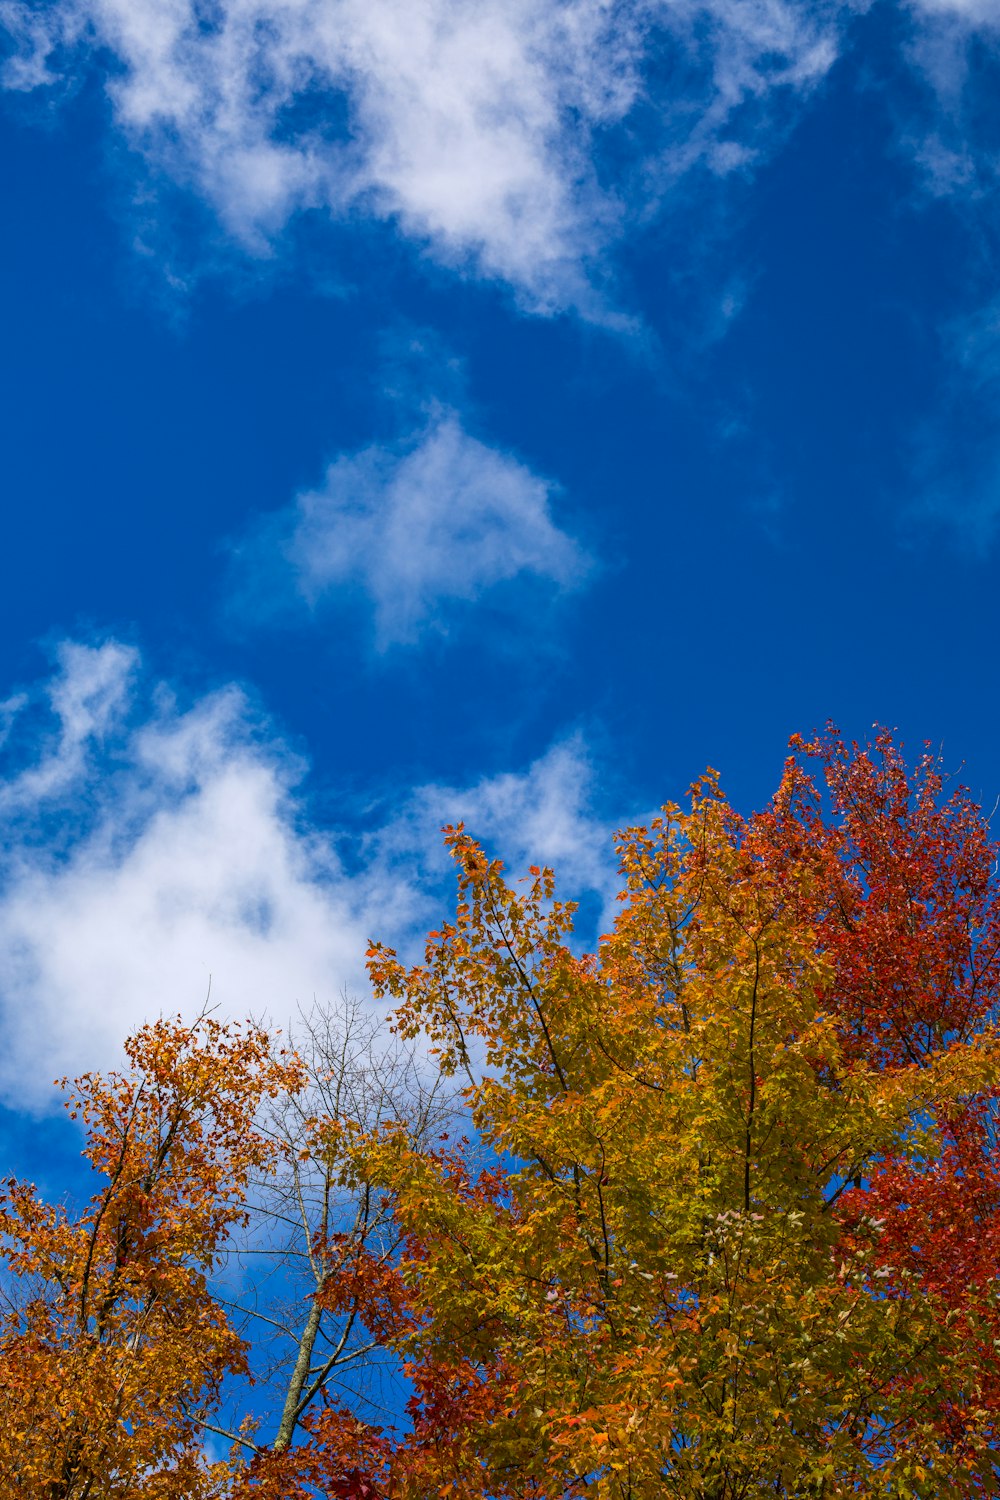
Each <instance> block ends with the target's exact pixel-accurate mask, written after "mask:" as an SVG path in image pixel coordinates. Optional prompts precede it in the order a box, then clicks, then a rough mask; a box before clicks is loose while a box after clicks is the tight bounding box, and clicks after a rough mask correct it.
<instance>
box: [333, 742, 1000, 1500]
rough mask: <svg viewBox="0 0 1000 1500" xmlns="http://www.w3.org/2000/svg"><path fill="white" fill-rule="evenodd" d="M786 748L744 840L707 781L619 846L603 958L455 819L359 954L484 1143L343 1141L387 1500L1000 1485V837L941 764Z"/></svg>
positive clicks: (558, 909) (743, 828) (546, 879)
mask: <svg viewBox="0 0 1000 1500" xmlns="http://www.w3.org/2000/svg"><path fill="white" fill-rule="evenodd" d="M794 748H795V749H796V751H797V752H798V753H797V755H796V756H793V758H792V759H791V760H790V761H789V762H788V764H787V765H786V769H785V774H784V777H783V779H782V782H781V785H780V787H779V790H778V793H777V795H776V797H775V799H774V801H773V803H772V805H771V806H770V807H769V808H768V809H767V810H766V811H765V812H764V813H763V814H761V815H758V816H756V817H753V818H750V819H748V820H744V819H742V818H740V817H739V816H738V815H737V814H736V813H735V812H734V810H733V809H732V808H731V807H730V806H729V805H728V804H727V803H726V801H725V799H724V798H723V796H722V794H721V792H720V790H719V787H718V784H717V780H716V778H715V777H714V775H709V776H708V777H707V778H706V779H705V780H704V781H702V782H700V783H699V784H697V785H696V786H695V788H694V789H693V793H692V800H691V807H690V811H687V812H682V811H680V810H679V809H678V808H675V807H669V808H667V809H665V810H664V813H663V816H662V817H661V818H658V819H656V820H655V821H654V822H653V823H652V824H651V826H650V827H649V828H648V829H630V830H627V831H626V833H625V834H624V835H623V836H622V837H621V840H620V843H619V854H620V858H621V867H622V873H623V878H624V889H623V892H622V901H623V904H622V910H621V913H620V916H619V918H618V920H617V922H616V924H615V928H614V931H613V932H612V933H611V934H610V935H608V936H607V937H606V938H604V939H603V940H602V943H601V946H600V950H599V952H598V953H597V955H596V956H585V957H582V958H581V957H578V956H575V955H574V953H573V952H572V951H571V948H570V946H569V944H568V935H569V933H570V930H571V923H572V906H571V905H565V904H562V903H560V902H558V901H556V900H555V899H554V888H553V880H552V877H551V874H550V873H549V872H547V871H540V870H537V869H535V870H533V871H532V872H531V877H530V881H529V883H528V886H527V889H526V890H525V891H524V892H523V893H516V892H515V891H514V890H512V889H511V888H510V887H509V886H507V885H506V884H505V883H504V881H503V878H502V873H501V867H500V865H499V864H498V863H497V862H496V861H490V860H488V859H487V858H486V857H485V856H484V854H483V852H482V851H481V850H480V848H479V847H478V845H477V844H476V843H475V842H474V841H473V840H472V839H471V838H469V837H468V836H467V835H466V834H465V833H464V831H463V830H462V829H461V828H459V829H456V830H453V831H451V832H450V833H449V835H448V842H449V844H450V847H451V849H452V852H453V854H454V856H455V859H456V862H457V866H458V876H459V902H458V906H457V911H456V916H455V919H454V921H453V922H451V923H449V924H448V925H446V926H444V927H443V928H442V929H441V931H440V932H436V933H432V934H431V936H430V938H429V940H428V945H427V953H426V959H425V962H424V963H423V964H422V965H419V966H417V967H415V968H411V969H406V968H405V967H404V966H403V965H402V964H400V963H399V961H398V960H397V959H396V957H395V955H394V954H393V953H392V952H391V951H390V950H386V949H384V948H381V947H378V946H376V947H375V948H374V949H373V952H372V955H371V963H372V973H373V977H374V980H375V984H376V988H377V990H378V991H379V992H380V993H383V994H385V993H388V994H390V995H392V996H393V997H394V998H395V999H396V1000H397V1002H398V1003H399V1009H398V1011H397V1017H398V1021H397V1024H398V1025H399V1026H400V1027H401V1029H402V1031H403V1034H404V1035H407V1036H411V1037H415V1036H418V1035H421V1036H424V1037H425V1038H427V1039H428V1040H429V1042H430V1043H431V1044H432V1045H433V1046H434V1047H435V1048H436V1049H437V1051H438V1055H439V1059H440V1063H441V1065H442V1067H443V1068H444V1069H445V1070H446V1071H448V1072H455V1071H456V1070H463V1071H466V1072H467V1073H468V1075H469V1077H470V1083H469V1086H468V1088H467V1089H466V1091H465V1092H466V1098H467V1102H468V1105H469V1108H470V1111H471V1117H472V1121H473V1125H474V1129H475V1132H476V1136H477V1146H476V1152H472V1151H471V1150H468V1151H457V1152H456V1151H455V1150H452V1151H450V1152H427V1151H422V1150H418V1149H415V1148H414V1147H413V1145H412V1143H411V1142H409V1141H408V1140H407V1138H406V1136H405V1132H402V1131H398V1130H397V1131H389V1132H383V1133H382V1134H381V1135H380V1136H379V1137H377V1138H368V1139H367V1140H365V1141H364V1142H362V1143H359V1144H358V1147H357V1152H356V1160H357V1161H358V1162H359V1164H363V1170H364V1171H365V1173H366V1174H367V1175H368V1176H369V1178H372V1177H374V1179H375V1180H377V1181H378V1183H379V1184H380V1185H381V1187H382V1188H383V1190H384V1191H385V1192H386V1193H388V1194H389V1195H390V1199H391V1203H392V1208H393V1213H394V1216H395V1218H396V1221H397V1223H398V1226H399V1231H400V1234H401V1236H402V1237H403V1240H404V1245H405V1252H404V1257H403V1260H402V1263H401V1266H400V1276H399V1286H398V1289H397V1300H398V1303H399V1305H400V1307H402V1308H404V1309H405V1321H406V1324H407V1327H406V1331H405V1332H404V1333H403V1334H402V1336H400V1337H399V1339H398V1344H399V1347H400V1348H401V1350H402V1351H403V1352H404V1353H405V1355H406V1357H407V1358H408V1360H409V1362H410V1363H409V1368H410V1374H411V1378H412V1381H413V1386H414V1396H413V1399H412V1401H411V1407H410V1411H411V1418H412V1431H411V1432H410V1434H409V1435H408V1436H407V1437H406V1438H405V1440H404V1441H403V1442H402V1443H401V1444H400V1446H399V1449H398V1451H397V1452H396V1453H395V1454H394V1456H393V1461H392V1475H393V1486H394V1487H393V1488H392V1489H391V1493H392V1494H394V1495H399V1496H401V1497H402V1496H413V1497H416V1496H418V1495H419V1496H426V1495H430V1494H441V1495H448V1496H451V1497H455V1500H460V1497H463V1500H464V1497H468V1500H473V1497H475V1500H481V1497H483V1496H485V1495H489V1496H497V1497H501V1496H503V1497H506V1496H510V1497H514V1496H517V1497H527V1496H532V1495H537V1496H543V1495H544V1496H557V1495H558V1496H572V1495H583V1494H587V1495H597V1496H608V1497H611V1496H614V1497H622V1500H625V1497H628V1500H644V1497H647V1496H649V1497H652V1496H660V1495H662V1494H663V1493H670V1494H676V1495H680V1496H692V1497H694V1496H697V1497H704V1500H709V1497H711V1500H736V1497H749V1496H756V1495H761V1496H762V1495H765V1494H767V1495H775V1494H778V1495H781V1494H784V1495H809V1494H816V1495H835V1494H855V1493H864V1494H868V1495H880V1494H884V1495H893V1496H898V1495H920V1496H923V1495H927V1496H931V1495H934V1496H940V1495H942V1494H948V1495H966V1494H968V1495H973V1494H994V1493H996V1490H997V1486H998V1484H1000V1471H998V1469H997V1463H996V1457H995V1451H996V1450H995V1439H996V1436H997V1432H996V1427H997V1353H996V1351H997V1348H998V1347H1000V1339H998V1337H997V1336H998V1334H1000V1328H998V1326H997V1296H996V1292H997V1285H998V1283H997V1272H998V1265H997V1259H996V1249H997V1243H998V1241H997V1235H998V1231H1000V1217H998V1212H997V1209H998V1199H1000V1195H998V1191H997V1161H996V1150H995V1128H994V1121H995V1110H996V1097H997V1094H996V1084H997V1076H998V1058H1000V1046H998V1037H997V1032H996V1028H995V1025H994V1020H993V1009H994V1006H995V1001H996V993H997V984H998V981H1000V970H998V947H1000V945H998V934H1000V917H998V913H1000V905H998V894H997V886H996V880H995V876H994V874H993V870H994V869H995V860H996V850H995V849H994V847H993V846H992V845H991V844H990V843H989V840H988V838H987V836H986V830H985V827H984V824H983V820H982V818H981V816H980V814H979V812H978V809H976V808H975V807H974V806H973V804H972V803H971V802H970V800H969V799H968V797H967V795H966V794H965V792H964V791H963V790H962V789H960V788H959V789H956V790H954V791H952V792H951V793H950V794H949V795H947V796H945V795H944V787H943V784H942V779H941V775H940V768H939V766H938V765H937V763H936V762H935V760H934V759H933V757H931V756H929V755H927V756H925V757H924V758H923V759H922V760H921V762H920V763H919V764H918V767H917V769H916V771H915V773H914V774H913V775H912V776H910V775H908V774H907V773H906V771H905V768H904V766H903V763H902V761H901V759H900V756H899V754H898V752H897V751H896V749H895V748H894V746H893V744H892V742H891V739H890V738H889V737H888V736H885V735H883V736H880V738H879V740H878V742H877V743H876V745H875V746H874V747H872V748H870V749H868V750H861V749H859V748H858V747H857V746H853V747H847V746H845V745H843V744H842V743H841V742H840V741H839V740H838V739H837V738H836V737H835V736H833V735H830V736H827V737H825V738H823V739H818V740H816V741H814V742H813V743H811V744H809V745H806V744H804V743H802V742H798V741H797V742H795V746H794ZM810 758H813V759H817V760H818V761H819V763H820V764H821V766H822V768H823V770H824V771H825V775H826V782H827V793H826V797H825V798H824V797H823V796H822V795H821V793H820V790H819V789H818V788H817V786H816V784H815V782H814V781H813V779H812V778H811V777H810V775H809V773H808V771H807V769H806V767H807V765H808V763H809V760H810ZM484 1148H485V1150H486V1151H487V1152H488V1154H489V1156H490V1158H491V1161H490V1162H489V1163H488V1164H487V1165H486V1166H485V1167H483V1166H481V1165H478V1164H477V1163H476V1161H475V1160H474V1157H475V1155H476V1153H477V1152H478V1153H481V1152H482V1150H483V1149H484Z"/></svg>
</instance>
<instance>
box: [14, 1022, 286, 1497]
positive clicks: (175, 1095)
mask: <svg viewBox="0 0 1000 1500" xmlns="http://www.w3.org/2000/svg"><path fill="white" fill-rule="evenodd" d="M126 1052H127V1055H128V1059H129V1062H130V1064H131V1067H130V1069H129V1070H128V1071H127V1072H125V1073H121V1074H112V1075H111V1076H110V1077H109V1078H107V1079H102V1078H100V1077H98V1076H96V1075H85V1076H84V1077H82V1078H79V1079H77V1080H76V1084H75V1092H74V1094H73V1097H72V1098H71V1101H70V1110H71V1113H72V1115H73V1117H74V1118H79V1119H80V1120H81V1121H82V1123H83V1125H84V1127H85V1130H86V1136H87V1145H86V1150H85V1153H84V1154H85V1156H86V1157H87V1158H88V1159H89V1162H90V1165H91V1167H92V1168H93V1169H94V1171H95V1172H96V1173H98V1174H100V1177H101V1178H102V1179H103V1181H102V1184H101V1186H100V1188H99V1190H98V1191H97V1193H96V1194H95V1196H94V1197H93V1198H92V1200H91V1202H90V1205H89V1207H88V1208H87V1209H86V1210H85V1211H84V1212H83V1213H82V1214H81V1215H80V1216H79V1217H73V1216H71V1215H70V1214H68V1213H67V1212H66V1211H64V1210H63V1209H62V1208H60V1207H58V1206H54V1205H49V1204H46V1203H44V1202H42V1201H40V1200H39V1199H38V1197H37V1196H36V1194H35V1192H34V1189H33V1188H32V1187H31V1185H30V1184H26V1183H22V1182H18V1181H16V1180H10V1181H9V1182H7V1183H6V1185H5V1186H4V1188H3V1190H2V1192H0V1236H2V1240H0V1255H2V1257H3V1259H4V1261H5V1262H6V1266H7V1276H6V1278H5V1279H6V1283H7V1292H8V1297H7V1308H6V1311H5V1313H4V1316H3V1320H2V1323H0V1478H2V1483H3V1492H4V1493H5V1494H8V1495H11V1496H13V1495H17V1496H24V1497H26V1500H88V1497H90V1500H118V1497H121V1500H125V1497H128V1500H138V1497H140V1496H141V1497H149V1500H195V1497H199V1496H208V1495H215V1494H219V1493H221V1492H222V1491H223V1489H224V1488H225V1486H226V1485H227V1483H228V1465H227V1464H225V1463H220V1464H214V1465H213V1464H212V1463H209V1462H207V1461H206V1458H205V1450H204V1443H203V1438H204V1435H205V1421H206V1418H207V1417H209V1416H210V1414H211V1412H212V1410H213V1408H214V1404H215V1402H216V1401H217V1399H218V1396H219V1391H220V1387H221V1384H222V1381H223V1379H224V1377H225V1376H226V1374H227V1373H229V1372H232V1371H234V1370H238V1369H240V1368H241V1367H242V1365H243V1362H244V1346H243V1343H242V1340H241V1339H240V1338H239V1337H238V1336H237V1334H236V1333H235V1332H234V1331H233V1330H232V1329H231V1327H230V1326H229V1323H228V1322H227V1319H226V1316H225V1313H224V1311H223V1309H222V1308H221V1307H220V1306H219V1305H218V1303H217V1301H216V1300H215V1299H214V1298H213V1296H212V1295H211V1293H210V1290H209V1286H208V1277H209V1275H210V1274H211V1273H212V1271H213V1270H214V1269H215V1268H216V1266H217V1263H218V1258H219V1256H220V1254H221V1253H222V1252H223V1251H224V1249H225V1246H226V1244H227V1241H228V1238H229V1236H230V1234H231V1232H232V1230H233V1229H234V1227H236V1226H237V1225H238V1224H239V1223H240V1222H241V1221H242V1220H243V1219H244V1216H245V1214H246V1212H247V1207H246V1202H245V1194H246V1190H247V1185H248V1182H249V1180H250V1178H251V1175H252V1174H253V1175H255V1174H259V1173H260V1172H261V1171H262V1170H266V1168H267V1166H268V1163H269V1161H270V1160H271V1159H272V1156H273V1147H272V1145H271V1143H270V1142H269V1141H268V1140H267V1139H266V1138H265V1137H264V1136H263V1135H262V1134H261V1133H260V1132H259V1130H258V1129H257V1124H256V1121H257V1116H258V1112H259V1108H260V1105H261V1101H262V1100H263V1099H264V1098H265V1097H266V1096H269V1095H270V1096H274V1095H276V1094H277V1093H278V1092H279V1090H283V1091H295V1090H297V1089H298V1088H299V1087H300V1086H301V1083H302V1075H301V1069H300V1066H299V1064H298V1063H297V1062H296V1061H295V1060H294V1059H292V1058H290V1057H281V1056H278V1057H275V1055H274V1052H273V1049H272V1047H271V1043H270V1038H269V1037H268V1036H267V1035H266V1034H265V1033H263V1032H262V1031H260V1030H259V1029H257V1028H253V1027H250V1028H244V1029H241V1028H239V1027H228V1028H227V1027H223V1026H222V1025H220V1023H219V1022H218V1021H216V1020H214V1019H213V1018H211V1017H210V1016H203V1017H202V1018H201V1019H200V1020H199V1021H197V1022H196V1023H195V1024H193V1025H190V1026H189V1025H185V1024H183V1023H182V1022H180V1021H177V1022H166V1021H159V1022H156V1023H153V1024H151V1025H148V1026H145V1027H143V1028H142V1029H141V1030H140V1031H139V1032H138V1033H137V1034H136V1035H135V1036H133V1037H132V1038H131V1039H130V1040H129V1041H128V1042H127V1044H126Z"/></svg>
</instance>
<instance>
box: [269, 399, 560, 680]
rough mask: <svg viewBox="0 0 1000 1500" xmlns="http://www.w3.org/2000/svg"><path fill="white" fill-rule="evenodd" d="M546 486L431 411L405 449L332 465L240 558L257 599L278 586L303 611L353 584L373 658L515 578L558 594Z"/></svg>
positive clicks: (556, 545)
mask: <svg viewBox="0 0 1000 1500" xmlns="http://www.w3.org/2000/svg"><path fill="white" fill-rule="evenodd" d="M550 494H551V486H550V485H549V484H547V483H546V482H545V481H544V480H542V479H539V478H538V477H537V476H536V475H535V474H533V473H532V472H531V470H530V469H528V468H526V467H525V466H524V465H523V464H522V463H519V462H518V461H517V460H516V459H515V458H513V457H512V456H511V455H510V454H508V453H504V452H501V451H499V450H498V449H496V448H491V447H487V446H486V444H484V443H482V442H480V441H479V440H478V439H476V438H473V437H470V436H469V434H468V433H467V432H465V430H464V429H463V426H462V423H461V421H460V419H459V418H458V416H457V415H456V414H455V413H454V412H451V411H444V412H441V413H438V414H437V415H436V416H435V417H434V418H433V419H432V420H431V421H430V423H429V424H428V425H427V426H426V427H425V428H424V429H423V430H422V431H421V432H420V433H419V434H418V435H417V436H416V437H415V438H411V439H410V440H409V442H408V443H406V444H401V445H398V446H397V447H394V448H384V447H372V448H366V449H364V450H363V451H362V452H360V453H357V454H352V455H350V456H345V457H341V458H338V459H337V460H336V461H335V462H334V463H332V464H331V465H330V467H329V468H328V470H327V472H326V477H325V481H324V484H323V486H322V488H321V489H319V490H314V491H309V492H307V493H306V494H303V495H300V496H299V497H298V499H297V500H296V501H295V503H294V505H292V506H291V507H289V509H288V510H286V511H282V512H279V513H278V514H277V515H276V516H273V517H269V518H268V519H267V520H266V521H265V522H264V524H263V526H262V527H261V528H259V530H258V532H257V534H256V535H255V536H254V537H252V538H251V540H250V541H249V542H248V543H247V544H246V545H245V546H244V547H243V548H242V549H241V551H240V556H241V563H242V571H243V573H244V575H245V574H246V573H247V572H249V573H250V575H251V576H252V578H253V588H252V590H251V592H252V594H253V596H254V598H255V599H256V600H258V601H259V599H260V596H261V594H262V593H266V591H267V589H268V587H269V586H270V587H271V588H272V589H274V588H275V586H277V587H278V588H283V587H284V586H285V584H286V581H287V578H288V576H290V577H291V579H292V581H293V583H294V587H295V589H296V591H297V593H298V594H299V596H300V597H301V599H302V600H304V601H305V602H306V603H308V604H309V605H310V606H313V607H315V606H317V605H319V604H321V603H323V602H326V601H329V600H330V599H331V598H335V597H336V594H337V592H338V590H342V589H343V588H344V587H345V586H348V585H352V584H353V585H360V586H361V587H362V588H363V589H364V590H365V591H366V593H367V594H368V596H369V597H370V599H371V602H372V606H373V610H374V619H375V637H376V645H377V647H378V649H379V650H385V649H386V648H387V647H388V646H390V645H393V644H397V643H412V642H413V641H415V640H416V639H417V638H418V636H419V635H420V633H421V632H422V631H424V630H426V629H427V628H429V627H431V628H443V626H444V624H445V621H446V618H447V614H448V612H449V611H450V610H451V609H452V608H453V607H454V606H455V605H456V604H459V603H462V602H469V601H472V600H474V599H477V598H479V597H480V596H481V595H482V594H483V593H484V592H486V591H487V590H489V589H491V588H495V587H496V586H497V585H498V584H502V583H505V582H508V581H509V580H511V579H514V578H516V577H518V576H520V575H523V574H534V575H536V576H537V577H539V578H542V579H545V580H547V581H548V582H550V583H554V584H556V585H559V586H563V587H566V586H569V585H571V584H573V583H574V582H577V581H578V580H579V579H580V578H581V577H582V576H583V574H584V572H585V571H586V561H585V558H584V555H583V553H582V551H581V549H580V548H579V547H578V546H577V544H576V543H575V542H574V541H573V540H572V538H571V537H569V536H568V535H567V534H566V533H565V532H563V531H561V530H560V529H559V528H558V527H557V526H556V525H555V523H554V522H553V520H552V516H551V513H550V508H549V500H550Z"/></svg>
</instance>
